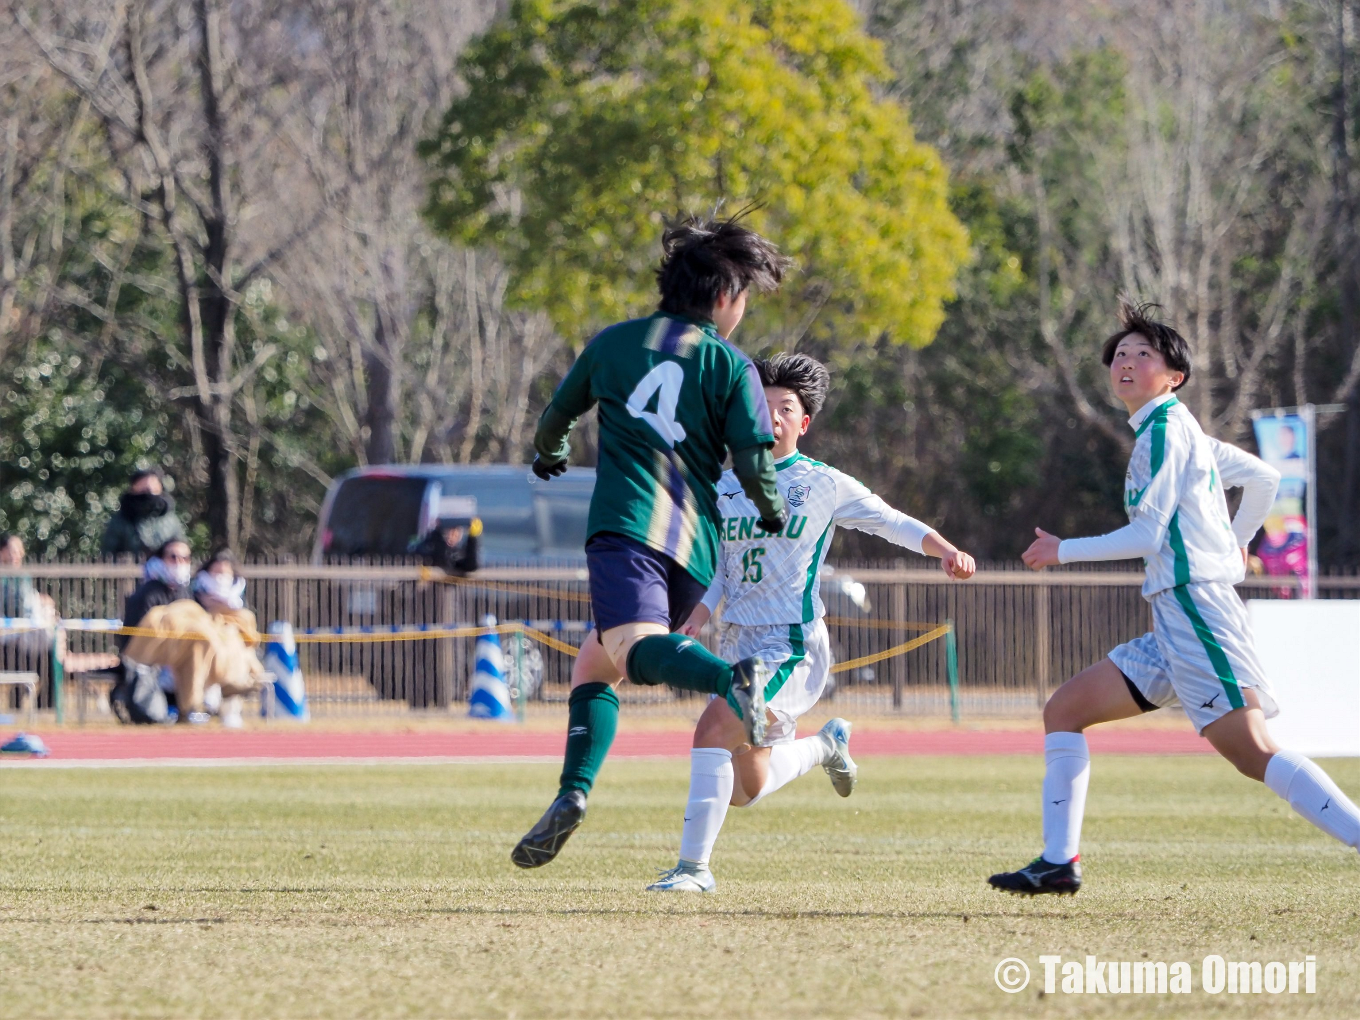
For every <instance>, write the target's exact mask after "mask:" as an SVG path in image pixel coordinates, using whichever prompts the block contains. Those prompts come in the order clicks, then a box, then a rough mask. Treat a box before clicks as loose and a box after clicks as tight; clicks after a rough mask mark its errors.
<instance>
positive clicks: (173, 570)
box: [114, 539, 192, 654]
mask: <svg viewBox="0 0 1360 1020" xmlns="http://www.w3.org/2000/svg"><path fill="white" fill-rule="evenodd" d="M191 562H192V560H191V559H190V553H189V543H188V542H186V541H184V540H183V539H172V540H171V541H169V542H166V543H164V544H163V545H161V546H160V547H159V548H158V549H157V550H156V552H155V554H154V555H152V556H149V557H148V558H147V561H146V563H145V565H144V566H143V567H142V583H141V584H139V585H138V586H137V587H136V588H135V589H134V590H133V592H132V594H131V595H129V596H128V598H127V602H126V603H124V605H123V626H125V627H138V626H140V625H141V623H142V621H143V620H144V619H145V618H146V614H147V613H149V612H150V611H151V610H152V609H155V608H156V607H157V606H168V605H169V604H170V603H172V602H177V601H179V600H180V599H187V598H189V576H190V572H191V569H190V563H191ZM131 640H132V639H131V638H130V637H129V636H127V635H126V634H119V635H118V636H117V637H115V638H114V643H115V644H116V645H117V646H118V651H119V653H120V654H121V653H123V652H124V651H125V650H126V649H127V646H128V642H129V641H131Z"/></svg>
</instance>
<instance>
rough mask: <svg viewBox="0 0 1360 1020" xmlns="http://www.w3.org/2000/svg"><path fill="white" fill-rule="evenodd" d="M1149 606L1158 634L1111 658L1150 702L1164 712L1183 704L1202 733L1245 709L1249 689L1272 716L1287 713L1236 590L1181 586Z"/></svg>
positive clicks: (1207, 585) (1146, 636)
mask: <svg viewBox="0 0 1360 1020" xmlns="http://www.w3.org/2000/svg"><path fill="white" fill-rule="evenodd" d="M1149 602H1150V604H1151V606H1152V633H1151V634H1144V635H1143V636H1142V637H1139V638H1134V639H1133V640H1132V641H1128V642H1125V643H1124V644H1122V645H1120V646H1119V647H1118V648H1116V649H1115V650H1114V651H1112V652H1110V656H1109V658H1110V661H1111V662H1113V663H1114V664H1115V666H1117V667H1118V668H1119V671H1120V672H1121V673H1123V674H1124V675H1125V676H1126V677H1128V678H1129V680H1130V681H1132V683H1133V685H1134V686H1135V687H1137V688H1138V690H1139V691H1140V692H1141V693H1142V695H1143V697H1144V698H1145V699H1146V700H1147V701H1149V702H1151V703H1152V705H1154V706H1155V707H1157V708H1165V707H1167V706H1170V705H1175V704H1177V703H1178V702H1179V703H1180V705H1181V707H1183V708H1184V709H1185V714H1186V715H1187V716H1189V717H1190V721H1191V722H1192V723H1193V724H1194V726H1195V729H1196V730H1198V731H1200V732H1203V730H1204V727H1206V726H1208V725H1209V724H1210V723H1211V722H1214V721H1215V720H1217V719H1221V718H1222V717H1223V716H1225V715H1227V714H1228V713H1229V712H1231V711H1232V710H1233V709H1235V708H1241V707H1242V706H1243V701H1242V690H1243V689H1244V688H1252V689H1254V690H1255V691H1256V696H1257V697H1258V698H1260V699H1261V708H1262V710H1263V711H1264V712H1265V715H1266V718H1267V719H1272V718H1274V717H1275V716H1277V715H1279V714H1280V710H1279V708H1278V707H1277V706H1276V704H1275V698H1274V697H1273V695H1272V693H1271V690H1270V683H1269V681H1267V680H1266V677H1265V672H1264V670H1262V668H1261V660H1260V659H1258V658H1257V657H1256V643H1255V642H1254V641H1253V640H1252V636H1251V627H1250V624H1249V623H1248V620H1247V607H1246V606H1244V605H1243V604H1242V600H1241V599H1240V598H1238V596H1237V591H1236V590H1235V589H1234V588H1233V587H1232V585H1230V584H1214V583H1205V584H1187V585H1181V586H1180V587H1178V588H1171V589H1168V590H1167V591H1161V592H1158V593H1157V594H1156V595H1153V596H1152V598H1151V599H1150V600H1149Z"/></svg>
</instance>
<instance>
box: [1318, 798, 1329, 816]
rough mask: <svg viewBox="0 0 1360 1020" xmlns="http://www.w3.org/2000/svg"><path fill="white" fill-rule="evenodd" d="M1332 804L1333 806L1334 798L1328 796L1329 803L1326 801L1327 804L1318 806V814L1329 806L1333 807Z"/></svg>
mask: <svg viewBox="0 0 1360 1020" xmlns="http://www.w3.org/2000/svg"><path fill="white" fill-rule="evenodd" d="M1331 806H1332V798H1331V797H1328V798H1327V803H1326V804H1323V805H1322V807H1320V808H1318V814H1322V812H1324V811H1326V810H1327V809H1328V808H1329V807H1331Z"/></svg>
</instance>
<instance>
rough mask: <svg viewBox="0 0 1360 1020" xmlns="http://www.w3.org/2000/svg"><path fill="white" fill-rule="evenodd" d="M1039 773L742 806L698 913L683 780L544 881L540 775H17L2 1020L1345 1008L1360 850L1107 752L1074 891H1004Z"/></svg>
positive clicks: (5, 775) (1243, 797)
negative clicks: (992, 881)
mask: <svg viewBox="0 0 1360 1020" xmlns="http://www.w3.org/2000/svg"><path fill="white" fill-rule="evenodd" d="M1329 768H1330V769H1331V770H1332V772H1333V774H1334V775H1335V776H1336V778H1337V780H1338V781H1339V782H1340V783H1341V785H1342V786H1343V787H1345V788H1346V789H1348V790H1349V791H1351V792H1352V793H1358V792H1360V762H1356V761H1333V762H1331V763H1329ZM1040 769H1041V763H1040V762H1039V761H1038V760H1037V759H1012V758H914V759H913V758H894V759H878V760H869V761H866V762H864V763H863V769H862V773H861V777H862V778H861V783H860V788H859V790H858V791H857V792H856V793H855V795H854V796H853V797H852V798H851V799H850V800H848V801H842V800H840V799H839V798H837V797H836V796H835V795H834V794H833V793H832V792H831V789H830V786H829V784H828V783H827V782H826V781H825V778H824V777H823V776H822V775H821V773H820V771H818V772H816V773H815V774H813V775H811V776H808V777H806V778H805V779H803V780H801V781H800V782H799V783H798V784H796V785H795V786H793V787H791V788H789V789H787V790H785V791H782V792H781V793H780V794H779V795H778V796H776V797H774V798H771V799H770V800H769V801H768V802H766V803H763V804H761V805H760V806H758V807H756V808H754V809H751V810H734V811H733V812H732V813H731V814H730V815H729V816H728V825H727V829H726V831H725V832H724V834H723V837H722V840H721V841H720V843H719V847H718V853H717V854H716V855H715V859H714V868H715V872H716V874H717V876H718V881H719V887H718V892H717V893H716V894H714V895H710V896H687V897H677V896H668V897H667V896H658V895H655V894H646V893H644V892H642V886H643V885H644V884H645V882H646V881H647V880H648V879H649V878H650V876H651V874H652V873H653V871H654V870H655V869H658V868H661V867H665V866H669V865H670V864H672V863H673V862H674V857H675V852H676V846H677V840H678V827H679V823H680V817H681V809H682V807H683V804H684V795H685V787H686V782H687V775H688V769H687V764H686V763H685V762H683V761H676V762H641V763H634V762H620V763H615V764H613V765H612V766H610V767H609V768H608V769H607V770H606V772H605V774H604V777H603V779H602V782H601V785H600V787H599V789H598V790H597V791H596V794H595V796H594V797H593V798H592V801H591V814H590V817H589V818H588V820H587V822H586V825H585V827H584V828H583V829H582V830H581V831H580V832H579V833H578V834H577V835H576V836H575V837H574V839H573V840H572V842H571V843H570V844H569V845H568V848H567V850H566V852H565V853H564V855H563V857H561V858H560V859H559V860H558V861H557V862H556V863H555V864H553V865H551V866H549V867H548V868H545V869H543V870H541V871H537V872H532V873H524V872H519V871H517V870H516V869H515V868H513V867H512V866H511V865H510V863H509V860H508V851H509V848H510V846H511V845H512V844H513V842H514V840H515V839H516V838H518V836H519V835H520V833H521V832H522V831H523V830H524V829H525V828H526V827H527V826H528V825H529V824H531V823H532V822H533V821H534V819H535V818H536V817H537V815H538V813H539V812H540V811H541V809H542V808H543V806H544V804H545V802H546V799H547V797H548V796H549V795H550V793H551V791H552V787H553V785H554V776H555V770H554V769H552V768H550V767H547V766H537V765H515V766H508V767H499V766H415V767H398V766H378V767H369V768H358V767H353V768H351V767H329V768H321V769H318V768H307V767H277V768H274V767H269V768H250V769H134V770H107V771H106V770H81V769H74V770H50V771H37V770H33V771H18V770H6V771H3V772H0V982H2V987H0V1016H6V1017H25V1018H27V1017H76V1016H79V1017H104V1016H174V1017H181V1016H183V1017H191V1016H214V1017H216V1016H224V1017H240V1016H250V1017H254V1016H274V1017H312V1016H335V1017H385V1016H448V1017H482V1016H492V1017H587V1016H617V1017H641V1016H738V1015H741V1016H754V1017H767V1016H768V1017H781V1018H782V1017H814V1016H815V1017H821V1016H845V1017H868V1016H927V1017H930V1016H961V1017H965V1016H1023V1017H1029V1016H1045V1017H1047V1016H1053V1017H1069V1016H1070V1017H1076V1016H1105V1015H1117V1016H1126V1015H1127V1016H1147V1015H1165V1016H1249V1017H1250V1016H1262V1017H1265V1016H1271V1017H1275V1016H1295V1015H1300V1016H1302V1015H1311V1016H1326V1017H1343V1016H1355V1015H1358V1014H1360V918H1357V913H1358V912H1360V859H1357V855H1356V853H1355V852H1354V851H1350V850H1346V849H1345V848H1343V847H1341V846H1339V845H1338V844H1335V843H1333V842H1332V841H1330V840H1329V839H1327V838H1326V837H1324V836H1322V835H1321V834H1319V833H1317V832H1315V831H1314V830H1313V829H1312V828H1311V827H1309V826H1308V825H1307V824H1306V823H1304V822H1302V821H1299V820H1297V819H1295V818H1294V817H1293V816H1292V815H1291V814H1290V813H1289V812H1288V810H1287V809H1286V808H1285V806H1284V805H1283V804H1282V803H1281V802H1280V801H1279V800H1277V799H1276V798H1275V797H1274V796H1273V795H1271V794H1270V793H1268V792H1267V791H1265V790H1264V789H1263V788H1262V787H1260V786H1259V785H1256V784H1252V783H1250V782H1248V781H1246V780H1244V779H1241V778H1239V777H1238V776H1237V775H1236V774H1235V773H1234V772H1232V771H1231V769H1230V768H1229V767H1228V766H1227V765H1225V764H1224V763H1222V762H1221V761H1219V760H1217V759H1210V758H1198V757H1188V758H1105V759H1097V761H1096V763H1095V772H1094V780H1093V784H1092V792H1091V800H1090V811H1089V813H1088V817H1087V823H1086V836H1087V838H1086V843H1085V845H1084V846H1083V848H1082V849H1083V861H1084V863H1085V866H1086V877H1087V888H1086V889H1085V890H1083V891H1082V893H1081V894H1080V895H1078V896H1077V897H1075V898H1072V899H1063V900H1060V901H1059V900H1055V899H1052V898H1045V899H1040V900H1020V899H1013V898H1010V897H1005V896H1002V895H1001V894H998V893H995V892H993V891H991V890H990V889H989V888H988V887H987V886H986V885H985V884H984V880H985V878H986V876H987V875H988V874H989V873H991V872H992V871H994V870H997V869H999V868H1000V867H1002V866H1006V867H1010V866H1014V865H1018V864H1021V863H1023V862H1024V861H1026V860H1028V859H1029V857H1031V856H1033V854H1034V853H1036V852H1037V850H1038V846H1039V844H1038V829H1039V821H1038V804H1037V799H1038V785H1037V784H1038V780H1039V775H1040ZM1045 953H1056V954H1061V955H1062V956H1063V957H1064V959H1078V960H1080V959H1083V958H1084V956H1085V954H1088V953H1092V954H1098V955H1099V956H1100V957H1101V958H1102V959H1107V960H1108V959H1113V960H1139V959H1142V958H1143V957H1144V955H1145V954H1146V957H1147V958H1148V959H1151V960H1166V961H1177V960H1185V961H1188V962H1190V963H1191V966H1192V969H1193V972H1194V987H1195V991H1194V992H1193V993H1192V994H1190V995H1176V996H1170V995H1161V996H1149V995H1129V996H1098V995H1064V994H1061V993H1060V992H1059V993H1058V994H1055V995H1049V996H1041V995H1039V991H1040V990H1041V988H1042V975H1041V973H1040V972H1039V969H1038V960H1037V958H1038V957H1039V956H1040V955H1041V954H1045ZM1209 953H1217V954H1219V955H1221V956H1224V957H1226V958H1227V959H1229V960H1259V961H1263V962H1267V961H1272V960H1278V961H1291V960H1303V958H1304V955H1305V954H1309V953H1311V954H1315V955H1316V958H1317V993H1316V994H1315V995H1302V994H1299V995H1288V994H1282V995H1268V994H1261V995H1240V996H1229V995H1226V994H1221V995H1210V994H1207V993H1205V992H1204V991H1202V990H1201V989H1200V961H1201V960H1202V958H1203V957H1204V956H1205V955H1206V954H1209ZM1011 956H1014V957H1020V958H1022V959H1024V960H1026V961H1027V962H1028V964H1029V966H1030V967H1031V968H1032V969H1034V971H1035V979H1034V981H1033V982H1032V983H1031V984H1030V986H1029V987H1028V988H1027V989H1026V990H1025V991H1023V992H1021V993H1019V994H1016V995H1006V994H1003V993H1002V992H1001V991H999V990H998V989H997V987H996V985H995V984H994V981H993V970H994V968H995V967H996V965H997V963H998V961H999V960H1001V959H1002V958H1003V957H1011Z"/></svg>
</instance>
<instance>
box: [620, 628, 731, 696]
mask: <svg viewBox="0 0 1360 1020" xmlns="http://www.w3.org/2000/svg"><path fill="white" fill-rule="evenodd" d="M628 679H629V680H631V681H633V683H635V684H648V685H654V684H669V685H670V686H672V687H678V688H680V689H681V690H682V691H699V692H700V693H701V694H716V695H718V697H720V698H725V697H727V692H728V690H729V689H730V688H731V686H732V667H731V665H729V664H728V663H726V662H723V661H722V659H720V658H718V657H717V656H716V655H714V654H713V653H712V652H710V651H709V650H708V649H707V648H705V647H704V646H703V645H701V644H699V642H698V641H695V640H694V638H691V637H685V636H684V635H683V634H654V635H653V636H651V637H645V638H643V639H642V640H641V641H639V642H638V643H637V644H635V645H634V646H633V650H632V651H631V652H629V653H628Z"/></svg>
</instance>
